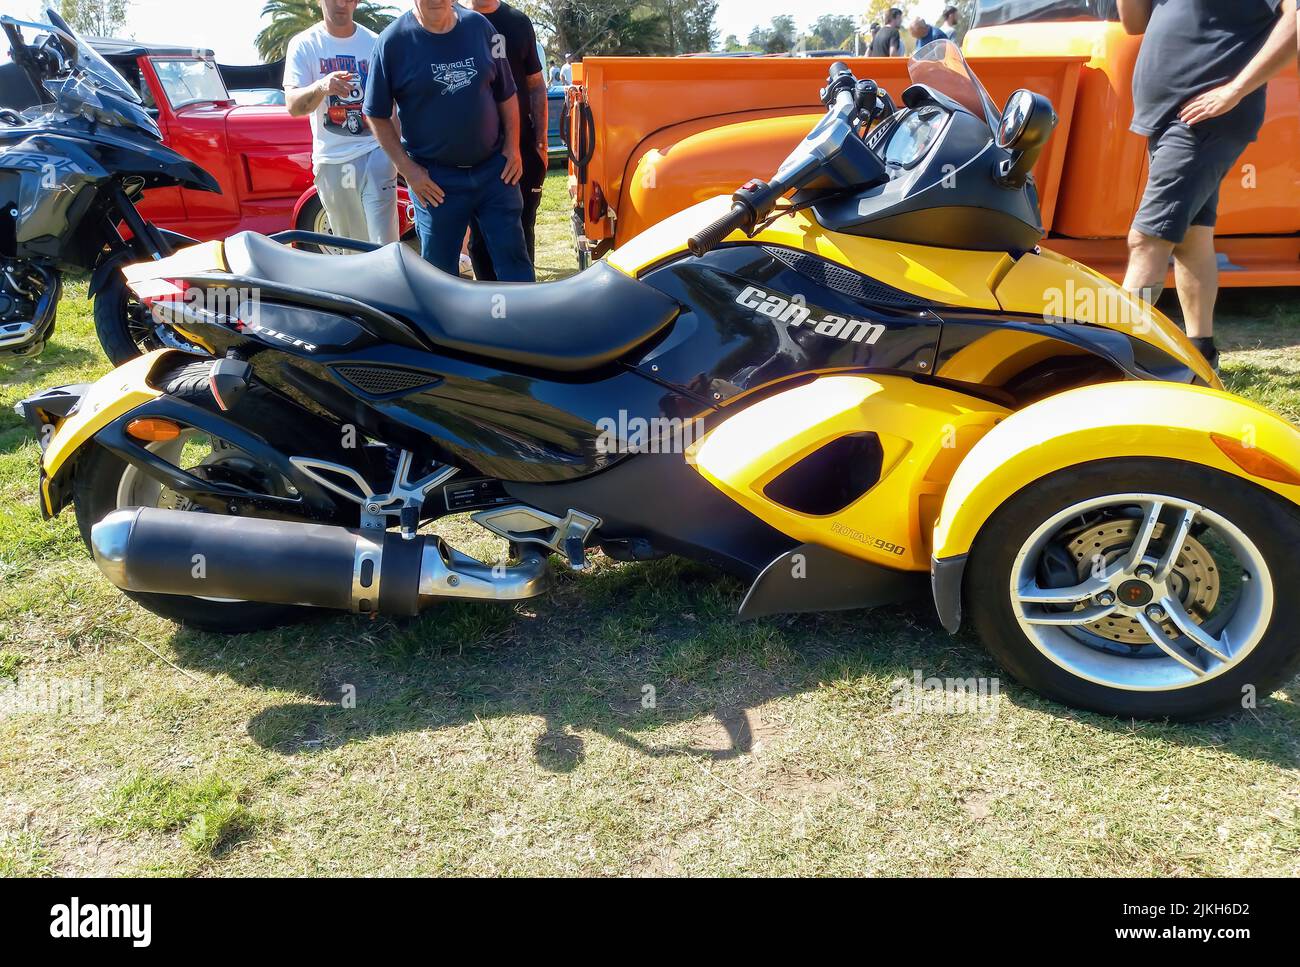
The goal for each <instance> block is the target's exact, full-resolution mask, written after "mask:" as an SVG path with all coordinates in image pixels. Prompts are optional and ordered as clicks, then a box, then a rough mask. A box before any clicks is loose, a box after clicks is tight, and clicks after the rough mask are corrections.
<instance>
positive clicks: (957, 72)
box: [907, 40, 1001, 131]
mask: <svg viewBox="0 0 1300 967" xmlns="http://www.w3.org/2000/svg"><path fill="white" fill-rule="evenodd" d="M907 75H908V77H910V78H911V79H912V83H913V84H924V85H925V86H926V87H929V88H931V89H933V90H935V91H938V92H939V93H940V94H944V95H946V96H947V97H950V98H952V99H953V100H954V101H956V102H957V103H958V104H960V105H961V106H962V107H964V108H966V110H968V111H970V112H971V113H972V114H974V115H975V116H976V117H977V118H983V119H984V120H985V122H986V123H987V124H988V126H989V130H990V131H996V130H997V129H998V123H999V121H1000V120H1001V112H1000V111H999V110H998V109H997V107H996V106H994V104H993V99H992V98H991V97H989V94H988V91H986V90H984V85H983V84H981V83H980V82H979V79H978V78H977V77H976V76H975V74H974V72H972V71H971V69H970V65H969V64H967V63H966V58H965V57H963V56H962V55H961V50H959V49H958V47H957V45H956V44H954V43H953V42H952V41H951V40H936V41H934V42H932V43H929V44H926V45H925V46H924V47H918V48H917V49H916V52H915V53H914V54H912V57H911V59H910V60H909V61H908V62H907Z"/></svg>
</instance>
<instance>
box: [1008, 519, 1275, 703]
mask: <svg viewBox="0 0 1300 967" xmlns="http://www.w3.org/2000/svg"><path fill="white" fill-rule="evenodd" d="M1194 535H1195V536H1194ZM1066 555H1068V565H1069V568H1070V571H1069V572H1066V573H1064V574H1063V573H1062V567H1063V565H1062V564H1061V561H1062V558H1063V557H1065V556H1066ZM1053 562H1055V563H1056V567H1055V571H1054V572H1053V569H1052V568H1051V567H1050V566H1049V565H1050V564H1052V563H1053ZM1225 572H1226V573H1227V574H1228V575H1229V576H1225ZM1045 578H1046V579H1045ZM1070 582H1073V583H1070ZM1010 584H1011V586H1010V593H1011V604H1012V611H1013V614H1014V615H1015V617H1016V620H1017V621H1018V622H1019V624H1020V627H1021V629H1022V630H1023V631H1024V633H1025V635H1026V637H1028V638H1029V640H1030V641H1031V642H1032V643H1033V644H1034V646H1035V647H1036V648H1037V649H1038V650H1039V651H1040V652H1042V653H1043V654H1044V655H1045V656H1047V657H1048V658H1049V659H1051V660H1052V661H1053V662H1055V663H1056V664H1058V665H1060V666H1061V667H1063V668H1065V669H1066V670H1068V671H1070V672H1071V673H1073V674H1076V675H1078V676H1080V677H1082V678H1086V679H1088V680H1090V681H1095V682H1098V683H1099V684H1104V685H1109V686H1111V687H1116V688H1125V689H1132V690H1138V691H1152V690H1166V689H1174V688H1184V687H1187V686H1189V685H1194V684H1197V683H1199V682H1201V681H1205V680H1206V679H1208V678H1212V677H1215V676H1217V675H1220V674H1222V673H1223V672H1225V671H1226V670H1228V669H1229V668H1231V667H1233V666H1234V665H1236V664H1237V663H1238V662H1240V661H1241V659H1242V658H1244V657H1245V656H1246V655H1247V654H1248V653H1249V652H1250V651H1251V649H1253V648H1254V647H1255V645H1256V644H1257V643H1258V641H1259V639H1260V638H1262V637H1263V635H1264V632H1265V631H1266V630H1267V628H1268V622H1269V619H1270V618H1271V616H1272V611H1273V585H1272V580H1271V577H1270V575H1269V571H1268V567H1267V565H1266V564H1265V562H1264V559H1263V555H1262V554H1261V553H1260V551H1259V549H1258V548H1257V547H1256V546H1255V544H1254V542H1253V541H1251V540H1250V538H1249V537H1248V536H1247V535H1246V534H1245V533H1244V532H1243V531H1242V530H1241V529H1240V528H1238V527H1237V526H1236V525H1234V524H1233V523H1232V522H1231V521H1229V520H1227V519H1226V518H1224V517H1222V516H1221V515H1219V514H1217V513H1215V512H1214V511H1213V510H1210V509H1209V508H1206V507H1202V506H1200V505H1198V504H1194V503H1191V502H1189V501H1185V500H1181V499H1179V498H1175V497H1170V496H1165V495H1155V494H1117V495H1112V496H1106V497H1098V498H1094V499H1092V500H1087V501H1081V502H1080V503H1078V504H1075V505H1073V506H1071V507H1068V508H1066V509H1065V510H1062V511H1061V512H1060V513H1058V514H1055V515H1053V516H1052V517H1051V518H1050V519H1049V520H1047V521H1045V522H1044V523H1043V524H1042V525H1041V526H1039V527H1038V528H1037V529H1036V530H1035V531H1034V533H1033V534H1031V535H1030V537H1029V539H1028V540H1026V541H1025V543H1024V545H1023V546H1022V547H1021V549H1020V552H1019V554H1018V555H1017V557H1016V560H1015V563H1014V565H1013V569H1012V574H1011V582H1010Z"/></svg>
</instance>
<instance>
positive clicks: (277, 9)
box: [256, 0, 395, 64]
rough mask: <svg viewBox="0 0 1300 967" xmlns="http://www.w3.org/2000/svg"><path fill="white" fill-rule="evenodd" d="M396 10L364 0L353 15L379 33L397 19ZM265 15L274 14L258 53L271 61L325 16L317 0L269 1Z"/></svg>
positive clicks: (261, 37) (259, 41) (260, 37)
mask: <svg viewBox="0 0 1300 967" xmlns="http://www.w3.org/2000/svg"><path fill="white" fill-rule="evenodd" d="M392 9H393V8H392V7H389V6H386V5H384V4H380V3H375V2H374V0H361V2H360V3H358V4H357V9H356V12H355V13H354V14H353V18H354V19H355V20H356V22H357V23H359V24H361V26H363V27H369V28H370V29H371V30H373V31H374V32H375V33H379V31H381V30H383V29H384V28H385V27H387V26H388V25H389V24H390V23H392V22H393V19H394V16H395V15H394V14H393V13H390V12H389V11H391V10H392ZM262 16H263V17H270V18H271V22H270V23H269V24H267V25H266V26H265V27H263V28H262V30H261V31H260V32H259V33H258V35H257V41H256V43H257V52H258V53H259V54H261V55H262V60H263V61H264V62H266V63H268V64H269V63H271V62H272V61H277V60H279V59H280V58H282V57H283V56H284V52H285V50H286V48H288V46H289V41H290V39H291V38H292V37H293V35H294V34H296V33H300V32H302V31H304V30H306V29H307V28H308V27H310V26H311V25H312V24H314V23H318V22H319V21H320V18H321V17H320V5H319V4H318V3H317V2H316V0H267V2H266V6H265V7H263V8H262Z"/></svg>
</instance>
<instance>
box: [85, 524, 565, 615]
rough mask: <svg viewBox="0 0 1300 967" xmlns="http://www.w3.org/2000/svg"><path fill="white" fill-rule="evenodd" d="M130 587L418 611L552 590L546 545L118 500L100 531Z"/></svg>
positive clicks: (96, 534) (98, 538)
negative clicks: (472, 541) (461, 540)
mask: <svg viewBox="0 0 1300 967" xmlns="http://www.w3.org/2000/svg"><path fill="white" fill-rule="evenodd" d="M90 544H91V549H92V551H93V552H94V556H95V563H96V564H97V565H98V566H99V569H100V571H101V572H102V573H103V575H104V576H105V577H106V578H108V579H109V581H111V582H112V583H113V584H115V585H117V587H119V588H122V589H123V590H124V591H140V592H148V593H152V594H186V595H192V596H195V597H205V598H225V599H235V600H241V601H260V602H265V603H267V604H296V605H307V606H309V607H314V608H334V609H338V610H344V611H358V612H364V613H374V612H382V613H384V614H395V615H399V614H400V615H415V614H419V613H420V612H421V611H422V610H424V609H425V608H426V607H428V606H429V605H430V604H432V603H434V602H435V601H438V600H443V599H447V598H462V599H473V600H482V601H517V600H520V599H522V598H530V597H533V596H534V595H536V594H540V593H541V592H542V591H543V590H545V588H546V586H547V583H548V577H549V574H550V572H549V570H548V568H547V562H546V555H545V553H544V552H543V551H542V550H541V549H540V548H537V547H535V546H525V549H524V551H523V554H524V556H523V558H522V560H521V561H520V562H519V563H518V564H512V565H504V564H499V565H493V564H485V563H484V562H482V561H479V560H476V559H475V558H472V557H470V556H468V555H466V554H462V553H460V552H459V551H457V550H455V549H453V548H451V547H449V546H447V544H446V543H444V542H443V540H442V538H440V537H437V536H433V535H419V536H417V537H416V538H415V539H414V540H409V541H408V540H403V539H402V537H401V536H400V535H398V534H394V533H388V532H381V531H373V532H367V531H365V530H349V529H348V528H345V527H337V526H334V525H330V524H309V523H302V522H299V521H284V520H265V519H263V518H258V517H223V516H220V515H218V514H198V513H193V512H188V511H179V510H162V509H160V508H156V507H130V508H127V509H125V510H116V511H113V512H112V513H111V514H109V515H108V516H107V517H105V518H104V519H103V520H101V521H100V522H99V523H97V524H95V525H94V526H93V527H92V528H91V532H90Z"/></svg>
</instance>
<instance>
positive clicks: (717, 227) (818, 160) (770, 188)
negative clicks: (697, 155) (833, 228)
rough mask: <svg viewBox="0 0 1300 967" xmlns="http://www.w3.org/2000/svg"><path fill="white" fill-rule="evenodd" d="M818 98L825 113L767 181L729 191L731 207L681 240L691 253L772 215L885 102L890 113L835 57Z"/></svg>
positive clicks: (875, 91) (877, 93) (870, 84)
mask: <svg viewBox="0 0 1300 967" xmlns="http://www.w3.org/2000/svg"><path fill="white" fill-rule="evenodd" d="M821 97H822V103H824V104H825V105H826V109H827V110H826V116H825V117H824V118H823V119H822V120H821V121H819V122H818V124H817V125H816V126H815V127H814V128H813V130H812V132H811V133H809V135H808V136H807V137H806V138H805V139H804V140H803V142H801V145H800V147H799V148H796V149H795V153H794V154H791V155H790V157H788V158H786V160H785V161H784V162H783V163H782V165H781V167H780V168H778V169H777V171H776V174H775V175H774V176H773V178H772V180H771V182H770V183H768V182H764V181H760V180H758V179H752V180H750V181H747V182H745V184H743V185H741V186H740V187H739V188H737V189H736V192H735V193H734V194H733V195H732V196H731V202H732V205H731V210H730V211H728V212H727V213H726V214H725V215H723V216H721V217H720V218H718V219H715V220H714V221H713V222H712V224H709V225H706V226H705V227H704V228H702V229H701V230H700V231H698V232H696V233H695V234H694V235H692V236H691V237H690V238H689V239H687V241H686V245H687V247H688V248H689V249H690V252H691V254H692V255H694V256H695V257H696V258H699V257H700V256H702V255H705V254H706V253H708V252H710V251H712V250H713V249H714V248H716V247H717V245H718V243H719V242H721V241H722V240H723V239H724V238H726V237H727V236H728V235H730V234H731V233H732V232H734V231H736V230H737V229H741V230H743V231H745V232H746V233H747V234H752V233H753V231H754V226H755V225H757V224H758V223H759V222H760V221H762V220H763V219H765V218H767V216H768V215H769V214H771V212H772V211H773V210H774V209H775V207H776V203H777V202H778V201H779V200H780V199H781V197H782V196H784V195H785V194H786V193H787V192H789V191H795V192H798V191H800V190H802V189H804V188H806V187H808V186H809V185H815V184H817V183H818V182H817V179H818V178H819V176H820V174H821V172H822V171H823V170H825V168H826V166H827V165H830V164H832V163H834V159H836V158H838V157H839V156H840V153H841V150H842V148H843V145H844V144H845V143H846V141H847V140H848V139H850V138H851V137H855V136H856V129H857V127H858V126H859V125H866V124H870V122H871V121H872V120H874V119H875V118H877V117H880V116H881V114H882V112H883V111H884V110H885V108H886V107H888V108H890V109H891V113H892V107H893V101H891V100H890V98H889V95H888V94H887V93H885V92H884V91H883V90H881V89H880V88H878V87H877V86H876V83H875V82H874V81H871V80H865V79H864V80H861V81H859V80H857V79H856V78H855V77H854V76H853V72H852V71H851V70H849V68H848V65H846V64H844V63H843V62H842V61H838V60H837V61H836V62H835V63H833V64H831V66H830V71H829V73H828V76H827V81H826V87H825V88H823V89H822V92H821ZM863 150H866V151H868V153H869V151H870V149H865V148H864V149H863ZM850 170H851V169H850ZM831 177H832V178H840V177H842V175H840V174H833V175H832V176H831ZM840 187H844V185H841V186H840Z"/></svg>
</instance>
